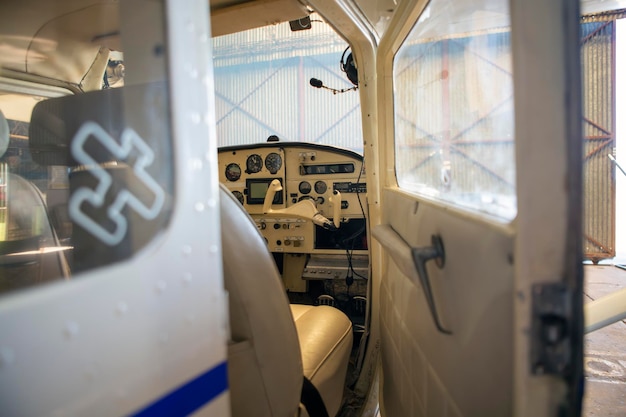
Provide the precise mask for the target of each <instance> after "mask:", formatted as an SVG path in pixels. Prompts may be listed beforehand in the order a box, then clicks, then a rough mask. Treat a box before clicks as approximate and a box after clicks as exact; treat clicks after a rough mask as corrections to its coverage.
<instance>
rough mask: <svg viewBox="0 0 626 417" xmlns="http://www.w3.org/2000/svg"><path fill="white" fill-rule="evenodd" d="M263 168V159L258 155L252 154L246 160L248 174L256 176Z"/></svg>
mask: <svg viewBox="0 0 626 417" xmlns="http://www.w3.org/2000/svg"><path fill="white" fill-rule="evenodd" d="M261 168H263V159H262V158H261V157H260V156H259V155H257V154H252V155H250V156H249V157H248V159H247V160H246V173H248V174H255V173H257V172H259V171H260V170H261Z"/></svg>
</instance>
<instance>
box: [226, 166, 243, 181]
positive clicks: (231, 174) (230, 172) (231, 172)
mask: <svg viewBox="0 0 626 417" xmlns="http://www.w3.org/2000/svg"><path fill="white" fill-rule="evenodd" d="M225 174H226V179H227V180H228V181H237V180H238V179H239V178H241V167H240V166H239V164H235V163H234V162H233V163H232V164H228V166H227V167H226V172H225Z"/></svg>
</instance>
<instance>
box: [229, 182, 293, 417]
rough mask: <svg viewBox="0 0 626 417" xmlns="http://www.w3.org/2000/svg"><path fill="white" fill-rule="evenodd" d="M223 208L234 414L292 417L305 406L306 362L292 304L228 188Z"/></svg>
mask: <svg viewBox="0 0 626 417" xmlns="http://www.w3.org/2000/svg"><path fill="white" fill-rule="evenodd" d="M220 206H221V216H222V219H221V226H222V250H223V259H224V281H225V287H226V290H227V291H228V293H229V309H230V329H231V345H230V346H229V352H228V378H229V385H230V395H231V404H232V415H233V417H264V416H273V417H283V416H284V417H293V416H295V415H296V412H297V410H298V405H299V403H300V394H301V389H302V359H301V356H300V346H299V344H298V335H297V333H296V328H295V324H294V321H293V317H292V315H291V310H290V308H289V300H288V299H287V295H286V293H285V290H284V287H283V285H282V282H281V279H280V274H279V273H278V270H277V268H276V265H275V263H274V260H273V258H272V256H271V254H270V252H269V251H268V249H267V245H266V244H265V241H264V239H263V237H262V236H261V234H260V233H259V231H258V229H257V228H256V225H255V223H254V222H253V220H252V219H251V218H250V216H249V215H248V214H247V213H246V212H245V210H244V209H243V207H242V206H241V204H240V203H239V201H237V199H236V198H235V197H234V196H233V195H232V194H231V193H230V192H229V191H228V189H227V188H226V187H224V186H223V185H221V186H220Z"/></svg>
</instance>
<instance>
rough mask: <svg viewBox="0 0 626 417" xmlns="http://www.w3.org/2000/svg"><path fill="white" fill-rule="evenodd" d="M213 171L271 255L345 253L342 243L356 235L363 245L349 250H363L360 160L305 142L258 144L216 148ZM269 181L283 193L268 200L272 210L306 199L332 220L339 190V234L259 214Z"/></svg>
mask: <svg viewBox="0 0 626 417" xmlns="http://www.w3.org/2000/svg"><path fill="white" fill-rule="evenodd" d="M218 166H219V170H220V182H222V183H223V184H224V185H225V186H226V187H227V188H228V189H229V190H230V191H231V192H232V193H233V195H234V196H235V197H236V198H237V200H239V202H240V203H241V204H242V206H243V207H244V208H245V209H246V211H247V212H248V213H249V214H250V215H251V217H252V218H253V219H254V220H255V222H256V223H257V227H258V228H259V230H260V231H261V233H262V234H263V236H264V237H265V240H266V241H267V243H268V245H269V247H270V250H271V251H272V252H285V253H334V252H338V251H339V252H345V250H346V249H347V248H344V247H342V246H344V245H343V244H342V242H344V241H345V238H346V237H351V236H352V235H354V234H355V233H358V232H359V231H362V235H363V242H358V243H357V244H356V245H355V244H354V243H351V246H352V247H351V249H356V250H360V249H366V243H365V223H366V221H365V218H366V215H365V211H364V210H365V209H366V201H365V195H366V192H367V186H366V183H365V173H364V167H363V157H362V156H361V155H359V154H357V153H355V152H352V151H349V150H346V149H341V148H335V147H332V146H324V145H317V144H310V143H299V142H285V143H277V142H264V143H260V144H254V145H243V146H231V147H223V148H220V149H219V150H218ZM274 179H277V180H278V181H279V182H280V183H281V185H282V188H283V189H282V190H281V191H279V192H277V193H276V194H275V195H274V199H273V201H272V206H271V209H272V210H281V209H287V208H289V207H291V206H293V205H295V204H297V203H298V202H299V201H301V200H303V199H310V200H311V201H312V202H313V203H315V206H316V207H317V210H318V211H319V212H320V214H322V215H323V216H325V217H326V218H328V219H330V220H333V219H332V217H333V209H334V207H333V204H332V202H331V197H333V195H334V194H335V191H339V193H341V201H340V202H338V201H337V202H336V203H337V204H340V205H341V209H340V216H341V219H340V220H341V224H340V227H339V229H338V230H337V231H333V232H331V231H328V230H325V229H323V228H322V227H320V226H318V225H316V224H313V223H312V222H311V221H310V220H303V219H298V218H294V217H292V216H289V215H282V214H268V213H263V203H264V199H265V194H266V192H267V189H268V187H269V184H270V183H271V182H272V181H273V180H274ZM335 200H336V199H335Z"/></svg>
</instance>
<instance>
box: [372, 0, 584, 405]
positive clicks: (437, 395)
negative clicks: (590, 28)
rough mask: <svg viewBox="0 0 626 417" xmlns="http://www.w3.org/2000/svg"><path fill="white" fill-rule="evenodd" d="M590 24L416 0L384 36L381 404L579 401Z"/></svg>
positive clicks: (571, 9) (508, 8)
mask: <svg viewBox="0 0 626 417" xmlns="http://www.w3.org/2000/svg"><path fill="white" fill-rule="evenodd" d="M578 22H579V12H578V4H577V2H570V1H565V0H562V1H550V2H544V1H540V0H533V1H526V0H524V1H518V0H513V1H511V2H510V3H509V2H508V1H500V0H493V1H475V2H472V1H467V2H458V1H451V0H431V1H430V2H426V1H413V2H408V1H407V2H403V3H401V4H400V6H399V7H398V10H396V11H395V14H394V18H393V21H392V22H391V23H390V24H389V26H388V27H389V29H388V30H387V32H386V33H385V34H384V35H383V37H382V40H381V43H380V49H379V53H378V74H379V77H378V79H379V80H382V81H381V83H380V85H379V90H378V95H379V100H378V102H379V103H386V104H385V106H386V107H383V105H382V104H381V105H380V106H381V111H380V113H379V116H380V118H379V120H380V122H381V124H380V128H379V137H380V138H381V149H382V150H384V151H385V152H384V155H383V156H382V157H381V161H384V163H385V164H386V166H387V167H390V166H395V172H393V170H389V169H388V170H381V171H383V172H384V173H385V175H387V177H386V178H385V186H384V188H383V189H382V191H381V194H382V195H381V213H382V219H381V224H380V225H378V226H377V227H376V228H375V229H374V231H373V234H374V238H375V239H376V241H378V242H379V243H380V245H381V247H382V248H383V252H382V253H383V257H382V270H383V276H382V277H381V278H380V286H379V287H376V286H375V288H379V298H380V315H379V317H380V322H379V324H380V339H381V355H382V368H381V369H382V376H381V381H380V386H381V388H380V394H381V398H380V407H381V412H382V415H383V416H455V417H461V416H498V417H501V416H533V417H542V416H557V415H559V416H566V415H567V416H578V415H580V403H581V398H582V327H581V326H582V323H583V320H582V312H581V304H582V301H581V300H582V297H581V284H582V260H581V251H582V243H581V226H580V224H581V210H580V207H581V205H580V200H581V146H582V145H581V144H582V142H581V116H580V114H581V111H580V108H581V105H580V101H581V99H580V97H581V88H580V76H579V71H580V64H579V60H578V56H579V55H578V54H579V52H578V47H579V44H578ZM391 105H393V109H392V110H391Z"/></svg>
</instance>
